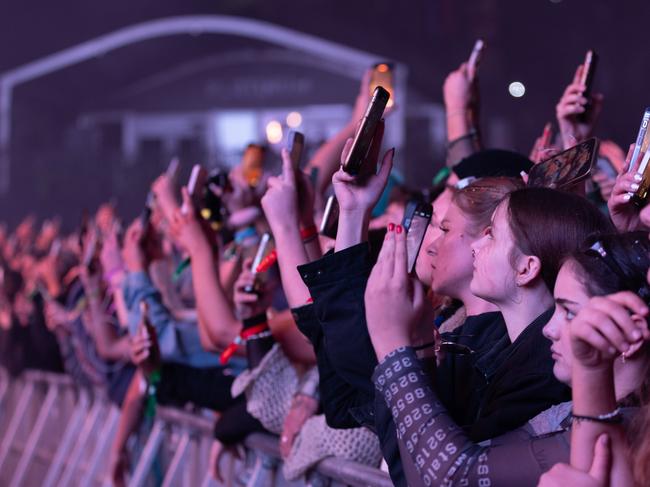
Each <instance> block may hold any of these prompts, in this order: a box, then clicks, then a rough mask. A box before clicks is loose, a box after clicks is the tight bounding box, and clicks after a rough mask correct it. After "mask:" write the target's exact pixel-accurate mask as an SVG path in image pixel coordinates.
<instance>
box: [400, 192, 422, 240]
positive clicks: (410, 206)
mask: <svg viewBox="0 0 650 487" xmlns="http://www.w3.org/2000/svg"><path fill="white" fill-rule="evenodd" d="M419 204H420V202H419V201H418V200H409V201H408V202H407V203H406V206H405V207H404V216H403V217H402V226H403V227H404V230H405V231H407V232H408V229H409V227H410V226H411V220H412V219H413V214H414V213H415V209H416V208H417V207H418V205H419Z"/></svg>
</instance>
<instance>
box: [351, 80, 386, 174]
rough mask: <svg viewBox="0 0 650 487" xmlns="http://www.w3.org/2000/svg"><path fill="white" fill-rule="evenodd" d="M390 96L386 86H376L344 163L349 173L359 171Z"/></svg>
mask: <svg viewBox="0 0 650 487" xmlns="http://www.w3.org/2000/svg"><path fill="white" fill-rule="evenodd" d="M389 98H390V95H389V94H388V91H386V90H385V89H384V88H382V87H381V86H378V87H377V88H375V91H374V93H373V95H372V99H371V100H370V103H369V104H368V108H367V109H366V113H365V115H364V116H363V118H362V119H361V124H360V125H359V128H358V129H357V133H356V134H355V135H354V140H353V141H352V147H351V148H350V152H348V155H347V157H346V158H345V162H344V163H343V170H344V171H345V172H347V173H348V174H353V175H356V174H358V173H359V170H360V169H361V164H362V163H363V160H364V159H365V157H366V154H367V153H368V149H370V144H371V143H372V139H373V137H374V136H375V132H376V130H377V126H378V124H379V121H380V120H381V118H382V116H383V114H384V110H385V109H386V103H388V100H389Z"/></svg>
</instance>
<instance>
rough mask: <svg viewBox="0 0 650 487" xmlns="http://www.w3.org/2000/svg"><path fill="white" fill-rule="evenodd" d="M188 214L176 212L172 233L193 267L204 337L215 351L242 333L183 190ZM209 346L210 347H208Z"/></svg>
mask: <svg viewBox="0 0 650 487" xmlns="http://www.w3.org/2000/svg"><path fill="white" fill-rule="evenodd" d="M182 193H183V204H184V206H187V208H188V210H189V211H187V213H186V214H183V213H182V212H181V211H180V210H178V211H176V213H175V214H174V216H173V218H172V233H173V234H174V236H175V238H176V239H177V241H178V242H179V243H180V244H181V245H182V246H183V247H184V249H185V250H186V251H187V252H188V254H189V256H190V259H191V265H192V282H193V284H194V294H195V297H196V306H197V311H198V315H199V317H200V319H199V327H200V330H201V337H202V338H208V339H209V342H210V344H209V345H210V348H211V349H220V348H223V347H226V346H228V345H229V344H230V343H231V342H232V340H233V339H234V338H235V337H236V336H237V334H238V333H239V331H240V329H241V323H240V322H239V320H237V318H236V317H235V315H234V312H233V307H232V304H231V301H230V300H229V299H228V296H227V294H226V292H225V290H224V289H223V287H222V285H221V282H220V280H219V268H218V267H219V266H218V262H217V261H216V259H215V258H214V254H213V251H212V247H211V245H210V242H209V241H208V239H207V237H206V235H205V234H204V232H203V230H202V229H201V225H200V223H199V221H198V220H197V218H196V213H195V211H194V207H193V205H192V201H191V198H190V196H189V194H188V192H187V189H186V188H183V190H182ZM204 345H206V344H204Z"/></svg>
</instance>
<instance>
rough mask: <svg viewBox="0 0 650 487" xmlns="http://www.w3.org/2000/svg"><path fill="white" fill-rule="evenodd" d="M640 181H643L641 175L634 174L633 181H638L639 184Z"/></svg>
mask: <svg viewBox="0 0 650 487" xmlns="http://www.w3.org/2000/svg"><path fill="white" fill-rule="evenodd" d="M642 179H643V176H642V175H641V174H635V175H634V180H635V181H639V182H640V181H641V180H642Z"/></svg>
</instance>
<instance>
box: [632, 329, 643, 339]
mask: <svg viewBox="0 0 650 487" xmlns="http://www.w3.org/2000/svg"><path fill="white" fill-rule="evenodd" d="M641 336H642V335H641V332H640V331H639V330H634V331H633V332H632V339H633V340H634V341H635V342H636V341H637V340H641Z"/></svg>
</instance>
